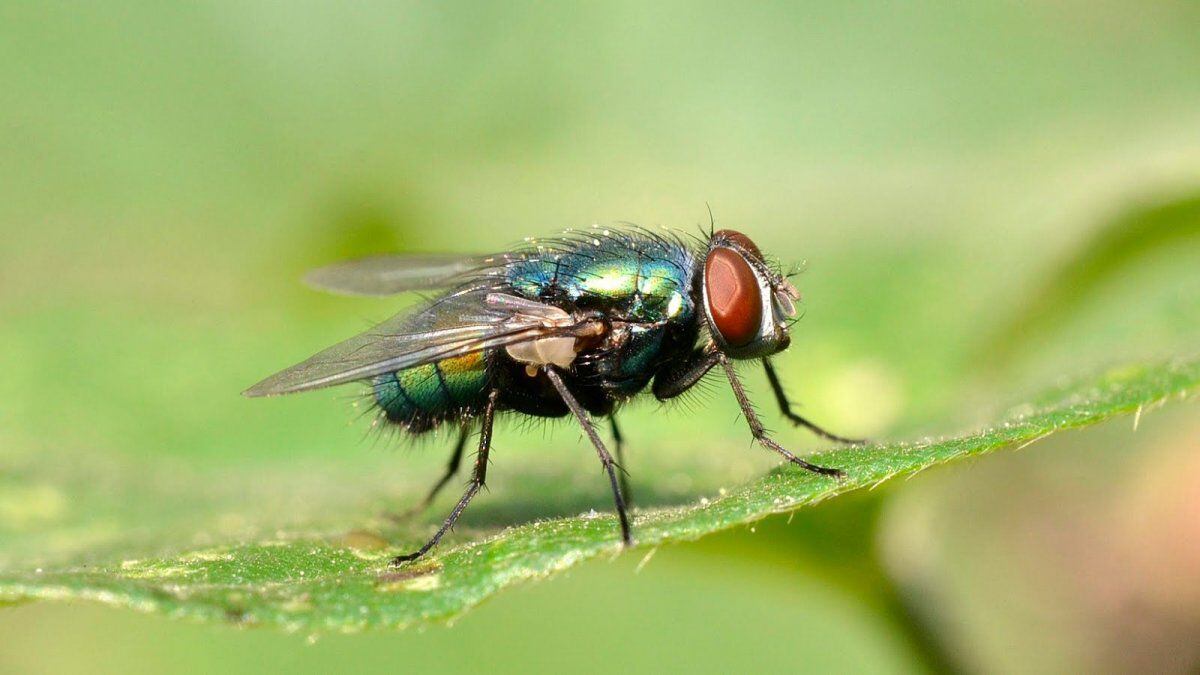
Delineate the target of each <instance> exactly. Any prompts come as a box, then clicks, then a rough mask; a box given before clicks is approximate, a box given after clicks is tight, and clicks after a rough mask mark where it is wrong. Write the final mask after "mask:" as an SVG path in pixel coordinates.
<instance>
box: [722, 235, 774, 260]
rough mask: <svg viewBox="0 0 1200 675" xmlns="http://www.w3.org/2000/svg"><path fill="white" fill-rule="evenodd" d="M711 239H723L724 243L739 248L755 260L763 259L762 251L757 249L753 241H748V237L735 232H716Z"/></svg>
mask: <svg viewBox="0 0 1200 675" xmlns="http://www.w3.org/2000/svg"><path fill="white" fill-rule="evenodd" d="M713 239H724V240H726V241H731V242H733V243H735V244H737V245H738V246H741V247H742V248H743V249H745V250H746V252H747V253H749V254H751V255H753V256H754V257H755V258H758V259H759V260H760V261H761V260H762V259H763V254H762V251H760V250H759V249H758V245H757V244H755V243H754V242H753V241H750V237H747V236H746V235H744V234H742V233H741V232H738V231H737V230H717V231H716V232H714V233H713Z"/></svg>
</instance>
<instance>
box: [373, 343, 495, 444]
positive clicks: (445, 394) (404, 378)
mask: <svg viewBox="0 0 1200 675" xmlns="http://www.w3.org/2000/svg"><path fill="white" fill-rule="evenodd" d="M372 384H373V387H374V396H375V402H376V403H377V404H378V405H379V407H380V409H381V410H383V413H384V415H386V416H387V419H388V420H389V421H391V422H395V423H397V424H399V425H401V426H404V427H405V428H407V429H408V430H409V431H413V432H421V431H427V430H429V429H431V428H433V427H434V426H437V424H438V423H439V422H441V421H444V420H446V419H448V418H450V417H454V416H457V415H460V414H462V413H469V412H471V411H473V410H475V409H476V408H478V407H479V406H481V405H482V404H483V402H484V400H485V399H486V398H487V386H488V374H487V359H486V358H485V354H484V353H483V352H475V353H472V354H466V355H463V356H458V357H454V358H450V359H444V360H442V361H438V362H436V363H429V364H426V365H423V366H417V367H415V368H408V369H406V370H400V371H396V372H394V373H387V374H386V375H380V376H379V377H377V378H375V380H374V382H373V383H372Z"/></svg>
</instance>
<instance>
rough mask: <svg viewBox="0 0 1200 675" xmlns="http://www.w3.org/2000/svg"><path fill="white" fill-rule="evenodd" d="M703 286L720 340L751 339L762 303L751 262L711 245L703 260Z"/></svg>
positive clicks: (735, 344)
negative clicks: (706, 257)
mask: <svg viewBox="0 0 1200 675" xmlns="http://www.w3.org/2000/svg"><path fill="white" fill-rule="evenodd" d="M747 241H748V240H747ZM704 288H705V299H706V301H707V302H708V312H709V316H710V317H711V318H712V323H713V327H714V328H715V329H716V330H717V332H719V333H720V334H721V339H723V340H724V341H725V342H726V344H728V345H730V346H731V347H742V346H745V345H748V344H750V343H751V342H753V341H754V340H755V338H757V337H758V334H759V330H760V329H761V327H762V318H763V316H762V312H763V302H762V288H761V287H760V285H759V280H758V275H756V274H755V273H754V270H753V269H751V267H750V263H748V262H746V259H745V258H743V257H742V255H741V254H740V253H738V252H737V251H734V250H733V249H730V248H721V247H717V248H713V249H712V250H710V251H709V252H708V259H707V260H706V261H705V262H704Z"/></svg>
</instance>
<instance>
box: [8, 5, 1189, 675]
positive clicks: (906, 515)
mask: <svg viewBox="0 0 1200 675" xmlns="http://www.w3.org/2000/svg"><path fill="white" fill-rule="evenodd" d="M1198 34H1200V5H1198V4H1196V3H1194V2H1187V1H1185V0H1180V1H1178V2H1165V1H1155V2H1105V1H1101V2H1095V1H1089V2H1083V1H1080V0H1059V1H1047V2H1030V3H1022V2H1007V1H999V0H982V1H980V2H972V3H954V2H937V1H926V0H921V1H917V2H910V3H858V2H848V3H837V4H832V3H754V4H739V5H736V6H735V5H734V4H733V3H692V2H688V3H682V2H656V3H634V2H604V3H547V4H528V5H525V4H520V5H518V4H514V3H495V4H492V3H462V4H456V3H449V4H433V3H372V2H362V3H353V4H344V5H339V4H334V3H328V4H324V3H315V2H313V3H310V2H289V3H270V2H255V1H245V0H243V1H240V2H221V1H211V2H199V3H187V4H180V5H175V4H169V3H127V2H108V3H46V2H21V1H19V0H7V1H6V2H3V3H0V370H2V371H3V377H0V401H2V402H3V403H2V404H0V567H11V568H18V567H20V568H28V567H33V566H36V565H38V564H42V563H46V564H49V563H53V562H61V561H64V560H71V561H86V560H89V559H104V560H112V559H114V558H116V559H119V558H121V557H123V556H132V555H143V554H147V553H152V552H156V551H162V550H171V549H172V548H178V547H180V546H186V545H194V544H198V543H206V542H212V541H231V540H237V539H240V538H249V537H254V536H256V535H260V534H263V533H270V532H272V531H274V530H275V529H276V528H288V527H296V526H303V527H310V528H317V529H320V528H325V529H329V530H336V528H338V527H348V526H349V525H348V524H353V523H359V522H362V520H363V519H364V518H369V517H371V516H372V515H373V514H378V513H381V512H383V511H385V510H387V509H389V508H393V509H394V508H398V507H402V506H404V505H407V504H408V503H411V501H413V500H414V498H415V497H416V496H417V495H418V494H421V491H422V490H423V489H424V487H425V485H426V484H427V483H429V482H430V481H431V480H432V479H433V478H434V477H435V475H436V473H437V471H438V468H439V467H440V465H441V464H442V462H443V461H444V457H443V455H444V454H445V452H446V449H443V446H446V445H447V441H446V439H441V442H437V441H431V442H421V443H418V444H417V446H416V447H415V448H413V449H409V448H408V446H406V445H404V444H401V443H399V442H398V441H396V440H395V439H392V438H389V437H386V436H384V437H379V436H378V435H371V434H369V433H368V430H367V428H366V424H365V423H363V422H362V421H356V415H357V413H356V412H355V411H354V410H353V409H352V408H351V406H350V402H351V400H352V399H353V392H349V393H347V392H339V393H333V394H330V393H323V394H311V395H306V396H301V397H295V398H289V399H283V400H270V401H246V400H243V399H242V398H240V397H239V396H238V395H237V393H238V392H239V391H241V390H242V389H243V388H245V386H247V385H248V384H250V383H252V382H254V381H256V380H257V379H259V378H260V377H261V376H263V375H266V374H268V373H270V372H273V371H274V370H276V369H278V368H280V367H283V366H286V365H288V364H290V363H292V362H294V361H296V360H298V359H300V358H303V357H305V356H307V355H308V354H310V353H311V352H313V351H315V350H316V349H318V348H320V347H323V346H325V345H327V344H330V343H332V342H334V341H336V340H338V339H341V338H343V337H346V336H347V335H349V334H351V333H353V332H355V331H357V330H358V329H360V328H362V327H363V326H364V325H366V324H367V323H369V322H370V321H372V320H377V319H382V318H385V317H386V316H388V315H390V314H391V313H393V312H394V311H396V310H397V309H399V308H400V306H401V305H403V304H404V303H405V302H407V301H404V300H401V301H396V300H365V299H355V300H350V299H345V298H333V297H326V296H322V295H319V294H317V293H314V292H311V291H309V290H306V289H304V288H303V287H301V286H300V285H299V284H298V283H297V279H298V277H299V275H300V274H301V273H302V272H303V271H304V270H305V269H307V268H309V267H311V266H314V265H319V264H324V263H328V262H333V261H336V260H340V259H343V258H346V257H350V256H354V255H361V254H367V253H373V252H381V251H399V250H409V251H442V250H450V251H464V252H473V251H492V250H496V249H499V248H503V247H505V246H508V245H510V244H512V243H514V242H516V241H519V240H520V239H521V238H522V237H524V236H528V235H545V234H549V233H553V232H555V231H557V230H559V229H561V228H563V227H567V226H582V225H589V224H591V223H602V224H609V223H614V222H616V221H633V222H637V223H641V224H647V225H659V224H662V225H670V226H676V227H680V228H685V229H691V228H694V227H696V226H697V225H701V224H704V225H707V222H708V211H707V208H706V204H708V205H711V207H712V210H713V212H714V213H715V216H716V219H717V222H718V224H719V225H722V226H727V227H735V228H737V229H740V230H743V231H745V232H747V233H748V234H750V235H751V236H752V237H753V238H754V239H755V240H756V241H757V242H758V243H759V244H760V245H761V246H762V248H763V249H764V250H767V251H769V252H771V253H773V254H774V255H776V256H778V257H780V258H782V259H784V260H790V261H796V262H803V263H805V272H804V273H803V274H802V275H801V277H800V278H799V280H798V285H799V286H800V287H801V291H802V292H803V293H804V295H805V303H804V312H805V315H804V319H803V321H802V322H801V323H800V324H799V326H798V327H797V330H796V331H795V332H794V339H793V347H792V349H791V350H790V351H789V352H788V353H787V354H786V355H784V356H783V357H782V358H780V359H777V362H778V365H779V366H780V368H781V370H782V371H783V373H784V375H785V376H786V377H787V379H788V381H789V382H790V389H791V391H792V393H793V394H794V396H795V397H797V398H799V399H800V400H801V401H803V403H804V408H803V410H804V412H805V414H806V415H809V416H811V417H812V418H813V419H815V420H819V421H821V422H822V423H824V424H826V425H827V426H829V427H831V428H833V429H835V430H838V431H841V432H843V433H848V434H865V435H870V436H873V437H877V438H898V437H903V438H908V437H919V436H922V435H925V434H938V433H949V432H954V431H958V430H962V429H967V428H970V427H972V426H973V425H976V424H978V423H981V422H984V421H986V420H988V419H990V417H991V416H993V415H994V414H995V413H996V412H997V411H998V410H1003V409H1004V408H1005V406H1007V405H1008V404H1012V403H1016V402H1019V401H1020V400H1021V398H1020V397H1021V394H1022V393H1023V392H1024V391H1027V390H1028V389H1030V388H1032V387H1034V386H1036V385H1037V384H1044V383H1047V382H1053V381H1054V380H1055V379H1056V378H1057V377H1059V376H1061V375H1064V374H1071V373H1077V372H1081V371H1085V370H1086V369H1088V368H1091V367H1094V366H1096V365H1098V364H1104V363H1110V362H1114V361H1115V362H1119V361H1120V360H1122V359H1128V358H1141V357H1149V356H1160V355H1163V354H1174V353H1183V352H1192V353H1194V352H1195V351H1196V348H1197V346H1198V345H1200V272H1198V271H1197V270H1200V41H1198V40H1197V39H1196V36H1197V35H1198ZM750 385H751V387H752V388H753V389H754V390H755V391H757V392H759V393H763V391H764V389H765V382H764V381H762V380H761V379H760V378H759V377H758V376H751V377H750ZM769 408H770V406H767V405H765V404H764V410H769ZM671 412H672V414H670V415H669V416H663V415H661V414H660V411H659V408H658V406H657V405H655V404H644V405H642V406H639V407H637V408H636V409H634V410H633V411H631V414H629V415H627V416H626V417H625V418H624V426H625V428H626V435H627V436H628V437H629V438H628V440H629V446H630V447H629V455H630V459H629V468H630V471H631V473H632V475H633V483H634V486H635V494H636V496H637V497H638V499H639V501H640V503H641V504H643V505H655V504H673V503H685V502H689V501H693V500H696V499H698V498H699V497H700V496H702V495H705V494H713V493H715V492H717V491H718V490H719V489H720V488H721V487H725V486H732V485H736V484H738V483H740V482H742V481H745V480H747V479H749V478H750V477H752V476H755V475H757V474H759V473H761V472H762V471H763V470H765V469H766V468H768V467H770V466H773V465H774V461H773V460H772V458H771V457H767V456H765V454H764V453H760V452H759V451H758V450H755V449H752V448H750V446H749V443H748V437H747V435H746V433H745V431H744V429H743V427H742V426H741V424H740V422H739V421H738V420H737V417H736V411H735V406H734V403H733V401H732V398H731V397H730V396H729V395H728V393H727V392H725V391H724V390H723V388H721V387H713V388H711V391H710V392H709V393H707V394H706V395H704V396H702V397H699V398H697V399H696V400H694V401H693V402H692V403H691V404H689V405H687V406H683V407H677V408H674V409H672V411H671ZM771 422H772V423H773V424H775V426H780V425H779V424H778V423H777V420H776V419H775V418H773V417H771ZM364 436H365V437H366V438H365V440H364ZM781 438H782V439H784V440H786V441H787V442H788V443H789V444H790V445H793V446H796V447H800V448H804V447H813V446H814V445H815V442H814V439H812V438H811V437H809V436H805V435H803V434H801V433H799V432H792V431H782V433H781ZM1198 438H1200V424H1197V422H1196V416H1195V413H1194V410H1189V409H1187V408H1186V407H1183V406H1174V407H1169V408H1167V409H1165V410H1164V411H1161V412H1158V411H1155V412H1152V413H1147V414H1146V415H1145V416H1144V419H1141V420H1140V425H1139V429H1138V431H1137V432H1136V433H1135V432H1134V431H1133V430H1132V429H1131V423H1130V421H1128V420H1123V421H1118V422H1116V423H1113V424H1110V425H1106V426H1103V427H1100V428H1097V429H1093V430H1088V431H1085V432H1080V433H1075V434H1071V435H1068V436H1063V437H1056V438H1054V439H1052V440H1050V441H1046V442H1043V443H1041V444H1039V445H1037V446H1035V447H1034V448H1031V449H1029V450H1025V451H1022V452H1020V453H1002V454H1000V455H996V456H993V457H989V458H987V459H986V460H984V461H979V462H968V463H965V464H964V465H960V466H957V467H955V468H953V469H942V470H938V471H934V472H929V473H927V474H923V475H922V476H920V477H918V478H916V479H914V480H912V481H907V482H902V483H901V484H898V485H889V486H887V487H885V488H881V489H880V490H876V491H873V492H869V493H865V494H859V495H853V496H849V497H845V498H840V499H838V500H835V501H834V502H833V503H830V504H827V505H823V506H820V507H818V508H814V509H805V510H802V511H801V512H798V513H796V514H794V517H792V518H778V519H770V520H768V521H765V522H763V523H760V524H759V525H757V526H755V527H752V528H746V529H744V530H739V531H734V532H729V533H724V534H721V535H718V536H714V537H710V538H708V539H705V540H703V541H700V542H696V543H692V544H681V545H675V546H670V547H666V548H664V549H662V550H661V551H658V552H657V554H656V555H655V556H654V557H653V558H652V559H650V560H648V561H643V560H642V559H641V555H640V554H633V555H627V556H623V557H620V558H618V559H616V560H614V561H601V562H592V563H589V564H585V565H583V566H581V567H580V568H578V569H575V570H574V571H572V572H570V573H568V574H566V575H560V576H559V577H557V578H554V579H552V580H549V581H546V582H541V583H538V584H533V585H527V586H524V587H522V588H519V589H517V590H515V591H509V592H506V593H503V594H501V595H500V596H499V597H497V598H496V599H493V600H492V601H490V602H488V603H487V604H485V605H484V606H483V607H481V608H479V609H477V610H475V611H473V612H471V613H469V614H468V615H466V616H465V617H463V618H461V619H460V620H459V621H456V622H455V624H454V625H453V626H451V627H442V626H435V627H430V628H428V629H425V630H420V631H418V630H410V631H408V632H404V633H398V634H383V633H377V634H368V635H361V636H339V635H325V636H319V637H318V636H311V638H310V636H305V635H285V634H278V633H273V632H269V631H265V630H247V631H238V630H234V629H231V628H228V627H222V626H205V625H193V624H188V623H181V622H171V621H167V620H164V619H162V618H158V617H148V616H141V615H136V614H133V613H132V612H128V611H117V610H111V609H102V608H99V607H97V606H92V605H87V604H56V605H28V606H19V607H12V608H5V609H3V610H0V641H2V642H3V644H4V647H3V649H0V671H4V672H83V671H88V672H120V671H129V670H134V669H157V670H165V671H176V670H178V671H211V670H214V669H217V668H221V669H222V670H225V671H228V672H257V671H260V670H262V669H267V668H269V669H276V668H282V667H286V668H288V669H289V670H290V671H292V672H297V673H299V672H309V671H311V672H323V671H327V670H329V669H331V668H340V669H346V670H360V669H384V668H387V669H391V670H442V669H445V670H449V671H458V670H464V671H467V670H470V671H475V670H480V669H487V670H490V671H495V672H514V671H521V672H529V671H543V670H555V671H559V670H574V671H583V672H592V671H600V670H605V671H611V670H617V669H619V670H623V671H627V672H642V671H646V672H661V671H662V670H664V669H671V670H690V671H711V672H728V671H731V670H745V669H750V670H783V669H788V670H803V671H809V670H811V671H813V672H824V671H830V670H840V671H855V672H926V671H936V670H947V669H949V670H966V671H981V672H1013V671H1026V672H1028V671H1045V672H1056V671H1057V672H1062V671H1067V670H1080V669H1085V670H1099V669H1102V670H1130V671H1138V670H1140V671H1158V672H1171V671H1175V672H1189V671H1194V670H1195V669H1196V668H1197V667H1198V666H1200V647H1197V645H1198V644H1200V643H1198V642H1197V641H1196V640H1195V639H1194V638H1195V635H1197V634H1198V633H1200V582H1198V581H1197V577H1196V575H1195V570H1196V569H1198V568H1200V567H1198V566H1200V546H1198V545H1197V544H1196V543H1195V542H1200V462H1198V460H1197V457H1200V455H1197V452H1196V451H1197V450H1200V441H1198V440H1197V439H1198ZM699 439H702V440H699ZM494 461H495V468H494V469H493V471H492V473H491V474H490V475H489V485H490V487H491V491H490V493H486V494H485V495H484V496H483V497H482V498H481V499H480V500H479V501H478V502H477V504H476V505H475V506H474V507H473V509H472V510H471V511H469V512H468V514H467V516H466V517H465V518H464V521H463V525H462V528H461V530H460V532H459V533H458V536H459V537H460V538H463V537H470V536H471V535H472V533H473V532H478V531H482V530H485V529H487V528H494V527H498V526H501V525H503V524H506V523H513V522H522V521H524V520H527V519H529V518H532V517H552V516H560V515H573V514H576V513H579V512H581V511H586V510H588V509H589V508H607V507H608V503H609V502H608V497H607V495H606V493H605V487H604V484H603V482H602V481H601V480H600V477H599V474H598V473H597V472H596V470H595V466H594V458H593V457H592V456H591V451H590V450H588V449H587V448H586V447H584V446H583V445H581V444H580V443H579V439H578V432H577V430H575V429H573V428H569V427H567V426H565V425H563V426H550V427H545V428H543V427H534V428H526V427H524V426H522V425H520V424H517V423H514V422H510V423H507V424H505V425H504V426H503V427H502V428H501V430H500V431H499V435H498V440H497V443H496V452H495V453H494ZM564 486H565V487H564ZM445 507H446V505H445V504H444V503H440V504H439V505H438V507H436V508H435V509H434V511H433V512H432V513H431V514H430V516H429V518H430V519H431V520H432V519H435V518H436V517H438V516H440V514H441V511H442V510H443V509H444V508H445Z"/></svg>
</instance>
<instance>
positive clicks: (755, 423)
mask: <svg viewBox="0 0 1200 675" xmlns="http://www.w3.org/2000/svg"><path fill="white" fill-rule="evenodd" d="M717 360H718V362H719V363H720V364H721V366H722V367H723V368H724V369H725V375H726V377H728V378H729V386H730V387H732V388H733V395H734V397H735V398H737V402H738V406H740V407H741V409H742V415H744V416H745V417H746V422H747V423H748V424H749V425H750V433H751V434H753V435H754V440H756V441H758V442H759V443H760V444H762V445H763V447H765V448H767V449H769V450H774V451H775V452H777V453H779V454H780V455H782V456H783V458H784V459H786V460H787V461H789V462H791V463H792V464H795V465H796V466H799V467H802V468H805V469H807V470H809V471H812V472H814V473H819V474H821V475H823V476H836V477H837V478H844V477H845V475H846V474H845V472H843V471H841V470H840V469H831V468H828V467H824V466H817V465H816V464H812V463H809V462H806V461H804V460H803V459H800V458H799V457H797V456H796V455H794V454H792V453H791V452H790V451H789V450H788V449H787V448H785V447H783V446H782V445H780V444H778V443H776V442H775V441H773V440H771V437H770V436H768V435H767V429H766V427H764V426H763V424H762V421H761V420H759V419H758V413H756V412H754V405H753V404H751V403H750V397H748V396H746V390H745V388H744V387H742V381H741V380H740V379H738V376H737V372H735V371H734V369H733V363H732V362H731V361H730V360H729V357H727V356H725V355H724V354H720V353H719V352H718V356H717Z"/></svg>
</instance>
